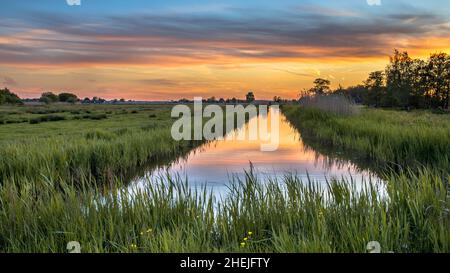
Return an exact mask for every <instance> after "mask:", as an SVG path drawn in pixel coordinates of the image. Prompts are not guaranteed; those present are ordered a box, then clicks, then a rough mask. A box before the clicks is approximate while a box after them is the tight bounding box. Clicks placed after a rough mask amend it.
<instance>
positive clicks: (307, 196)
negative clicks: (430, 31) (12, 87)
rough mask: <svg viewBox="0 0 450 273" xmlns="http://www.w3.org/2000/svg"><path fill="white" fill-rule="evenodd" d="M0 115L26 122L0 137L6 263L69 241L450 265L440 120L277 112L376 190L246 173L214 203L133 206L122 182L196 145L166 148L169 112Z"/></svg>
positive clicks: (170, 194) (44, 110)
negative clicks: (365, 169)
mask: <svg viewBox="0 0 450 273" xmlns="http://www.w3.org/2000/svg"><path fill="white" fill-rule="evenodd" d="M0 109H1V110H0V113H1V117H2V119H3V120H6V121H8V120H9V121H11V120H18V121H21V122H18V123H13V122H4V124H0V144H1V147H0V153H1V154H2V157H1V161H0V172H1V179H2V180H1V183H0V252H67V249H66V244H67V242H69V241H79V242H80V244H81V247H82V251H83V252H367V249H366V246H367V243H368V242H369V241H378V242H380V244H381V248H382V251H383V252H389V251H394V252H449V251H450V229H449V227H450V217H449V212H450V203H449V186H448V181H449V178H450V177H449V172H448V170H449V168H448V167H449V166H448V162H449V153H448V149H449V148H450V145H449V132H450V127H449V122H448V115H435V114H431V113H429V112H426V111H423V112H411V113H407V112H399V111H392V110H389V111H386V110H380V109H368V108H362V109H360V111H358V113H356V114H352V115H342V114H335V113H328V112H324V111H322V110H320V109H309V108H305V107H302V108H299V106H297V105H292V106H283V111H284V112H285V114H286V116H287V118H288V119H289V120H290V122H291V123H292V124H293V125H294V126H296V127H298V128H299V129H300V130H301V133H302V136H303V137H304V138H305V139H306V140H308V142H307V143H310V144H311V145H312V146H314V148H317V149H319V146H320V149H323V150H327V151H330V153H333V154H336V156H337V155H339V156H343V157H347V156H348V157H352V158H353V159H355V161H357V159H360V158H365V159H366V160H368V161H370V162H372V165H375V167H373V168H375V169H377V170H378V171H379V172H380V173H382V175H383V179H384V183H382V182H379V183H367V185H366V187H365V188H364V189H363V190H362V191H360V190H356V188H355V185H354V184H353V183H352V181H340V180H331V181H329V183H328V187H327V188H325V189H323V188H321V187H318V186H317V184H316V183H315V182H314V181H300V179H299V178H298V177H296V176H295V175H289V174H286V176H285V177H284V178H283V179H280V180H279V181H275V180H270V181H266V180H264V181H262V180H263V179H265V178H261V177H259V176H258V174H257V173H253V171H252V170H251V169H250V170H248V172H247V176H246V178H245V179H241V180H239V179H238V178H236V177H235V178H232V179H231V181H230V186H229V190H230V194H229V196H228V197H227V198H225V199H223V200H218V199H215V197H214V196H213V195H212V194H211V193H210V192H208V191H207V190H206V189H203V190H197V191H195V190H192V189H191V188H190V187H189V186H188V183H189V181H186V180H185V179H182V178H180V177H169V176H167V177H165V178H161V179H156V180H155V181H153V183H152V185H154V186H153V187H149V188H145V189H136V192H135V193H134V194H133V195H132V198H131V197H130V195H128V194H127V193H129V192H128V191H129V189H128V188H126V187H125V185H126V184H127V182H128V180H127V177H128V176H129V175H130V172H131V173H134V171H135V169H139V168H140V167H145V166H147V165H148V164H158V162H164V161H165V160H174V159H175V158H177V157H178V156H181V155H183V154H184V153H187V152H188V151H189V150H191V149H192V148H194V147H196V146H198V145H200V143H198V142H197V143H194V142H184V141H182V142H176V141H174V140H172V138H171V137H170V126H171V124H172V119H171V118H170V114H169V113H170V106H167V105H160V106H156V105H51V106H32V107H31V106H21V107H12V106H9V107H2V108H0ZM49 115H51V116H58V117H59V118H48V116H49ZM89 116H94V117H101V118H89ZM105 116H106V117H105ZM43 117H44V118H43ZM32 120H37V121H32ZM392 166H401V168H393V167H392ZM243 168H245V166H243ZM105 182H107V183H105ZM262 182H264V183H262ZM381 189H383V190H381Z"/></svg>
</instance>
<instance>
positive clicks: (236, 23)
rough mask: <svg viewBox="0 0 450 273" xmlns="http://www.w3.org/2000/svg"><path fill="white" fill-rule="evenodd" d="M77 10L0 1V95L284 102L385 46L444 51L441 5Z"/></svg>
mask: <svg viewBox="0 0 450 273" xmlns="http://www.w3.org/2000/svg"><path fill="white" fill-rule="evenodd" d="M344 2H345V3H344ZM81 3H82V5H81V6H69V5H67V3H66V0H40V1H1V4H2V6H1V9H0V86H1V87H3V86H7V87H9V88H10V89H11V90H12V91H14V92H16V93H17V94H19V95H20V96H22V97H39V94H40V93H42V92H43V91H53V92H56V93H59V92H61V91H69V92H74V93H76V94H77V95H79V97H82V98H83V97H86V96H89V97H92V96H101V97H104V98H107V99H113V98H126V99H135V100H163V99H179V98H183V97H186V98H193V97H194V96H203V97H209V96H216V97H217V98H220V97H224V98H228V97H244V95H245V93H246V92H247V91H248V90H253V91H254V92H255V94H256V96H257V98H259V99H267V98H272V97H273V96H274V95H280V96H282V97H285V98H294V97H295V96H296V95H297V94H298V93H299V91H300V90H301V89H302V88H307V87H310V86H311V83H312V81H313V80H314V78H317V77H323V78H327V79H329V80H331V81H332V83H333V86H337V85H338V84H341V85H343V86H349V85H354V84H358V83H360V82H361V81H362V80H364V79H365V78H366V77H367V74H368V73H369V72H370V71H374V70H380V69H383V68H384V66H385V65H386V63H387V62H388V56H389V55H390V54H391V53H392V51H393V49H394V48H399V49H407V50H408V52H409V53H410V54H411V55H412V56H413V57H424V58H425V57H427V56H428V55H429V53H432V52H436V51H444V52H447V53H450V20H449V19H450V4H448V1H447V0H435V1H432V0H431V1H421V0H414V1H412V0H410V1H403V0H399V1H396V0H389V1H388V0H382V3H381V5H372V6H371V5H368V3H367V1H366V0H350V1H307V0H304V1H303V0H297V1H293V0H286V1H281V0H271V1H266V0H245V1H244V0H227V1H202V0H198V1H188V0H161V1H152V0H147V1H144V0H127V1H125V0H82V1H81Z"/></svg>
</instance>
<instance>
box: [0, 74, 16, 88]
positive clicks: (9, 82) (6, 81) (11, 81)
mask: <svg viewBox="0 0 450 273" xmlns="http://www.w3.org/2000/svg"><path fill="white" fill-rule="evenodd" d="M2 79H3V81H2V83H3V84H4V85H6V86H15V85H18V83H17V82H16V81H15V80H14V79H13V78H11V77H8V76H4V77H2Z"/></svg>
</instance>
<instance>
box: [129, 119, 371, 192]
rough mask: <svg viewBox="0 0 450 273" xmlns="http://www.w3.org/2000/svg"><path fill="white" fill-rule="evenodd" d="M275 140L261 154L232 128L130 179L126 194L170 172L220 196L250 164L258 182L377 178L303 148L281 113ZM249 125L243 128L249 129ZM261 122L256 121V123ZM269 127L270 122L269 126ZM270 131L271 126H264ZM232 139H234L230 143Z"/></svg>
mask: <svg viewBox="0 0 450 273" xmlns="http://www.w3.org/2000/svg"><path fill="white" fill-rule="evenodd" d="M279 116H280V117H279V125H280V126H279V130H280V131H279V132H280V134H279V135H280V139H279V140H280V141H279V147H278V150H276V151H274V152H263V151H261V150H260V147H261V144H262V143H267V142H264V141H259V140H249V139H248V138H247V139H246V140H236V139H235V136H236V135H237V134H239V133H242V132H243V128H240V129H238V130H235V131H233V132H231V133H229V134H228V135H227V137H226V138H231V139H232V140H226V141H225V140H217V141H214V142H210V143H207V144H204V145H203V146H201V147H200V148H198V149H195V150H193V151H192V152H191V153H190V154H188V156H187V157H185V158H182V159H179V160H178V161H176V162H174V163H172V164H169V165H167V166H164V167H161V168H158V169H155V170H151V171H149V172H147V173H146V174H145V175H144V176H143V177H139V178H137V179H135V180H134V181H133V182H132V183H131V184H130V186H129V187H130V191H131V190H136V188H146V187H151V183H154V182H155V181H157V180H159V179H160V178H161V177H164V176H166V175H167V174H170V175H171V176H179V177H180V178H182V179H184V178H186V179H187V180H188V182H189V186H190V187H192V188H197V189H198V188H202V187H204V186H206V187H207V189H208V190H209V191H212V192H213V194H215V195H220V196H223V195H224V194H226V193H227V191H228V188H227V185H228V184H229V183H230V178H232V177H240V178H243V177H244V176H245V171H249V169H250V162H251V164H252V165H253V167H254V172H255V173H257V175H258V177H259V178H262V179H261V180H264V179H263V178H274V179H278V181H281V180H282V179H280V178H282V177H283V176H285V175H286V174H295V175H297V176H298V177H300V178H301V179H302V181H308V177H309V179H310V180H313V181H315V182H317V183H320V184H322V185H324V186H325V185H326V182H327V180H328V181H329V180H330V179H331V178H338V179H341V178H344V179H348V180H350V179H351V180H353V181H354V182H355V183H356V186H357V187H360V186H362V185H363V183H366V182H368V180H369V177H370V178H371V179H372V181H376V180H379V179H378V178H377V177H376V176H375V175H374V174H372V173H370V171H368V170H360V169H358V167H357V166H356V165H355V164H354V163H352V162H349V161H344V160H340V161H336V160H331V159H330V158H328V157H327V156H325V155H322V154H320V153H318V152H316V151H314V150H312V149H311V148H309V147H307V146H306V145H305V144H304V143H303V141H302V137H301V134H300V133H299V132H298V131H297V130H296V129H294V128H293V127H291V125H290V124H289V123H288V121H287V120H286V117H285V116H283V115H282V114H280V115H279ZM270 118H271V117H270V114H269V115H268V116H262V115H260V116H258V117H254V118H253V120H250V121H249V123H251V122H267V119H268V120H269V121H270ZM249 123H247V124H246V125H245V126H246V127H245V129H248V126H249ZM260 124H261V123H260ZM269 124H270V122H269ZM269 128H270V127H269ZM233 138H234V139H233Z"/></svg>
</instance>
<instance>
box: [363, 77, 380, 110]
mask: <svg viewBox="0 0 450 273" xmlns="http://www.w3.org/2000/svg"><path fill="white" fill-rule="evenodd" d="M364 86H365V88H366V89H367V97H366V104H367V105H374V106H375V107H379V106H381V103H382V99H383V96H384V95H385V86H384V73H383V71H375V72H372V73H370V74H369V78H367V80H366V81H365V82H364Z"/></svg>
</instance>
